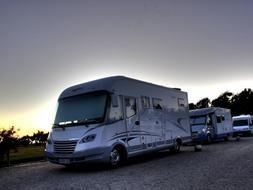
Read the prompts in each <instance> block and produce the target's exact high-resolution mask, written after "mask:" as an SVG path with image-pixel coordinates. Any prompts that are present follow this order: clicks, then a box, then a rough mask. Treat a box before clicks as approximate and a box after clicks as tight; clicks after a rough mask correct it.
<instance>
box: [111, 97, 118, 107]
mask: <svg viewBox="0 0 253 190" xmlns="http://www.w3.org/2000/svg"><path fill="white" fill-rule="evenodd" d="M111 99H112V107H118V106H119V105H118V97H117V96H116V95H115V94H112V95H111Z"/></svg>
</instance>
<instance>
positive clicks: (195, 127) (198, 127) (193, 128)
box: [192, 125, 205, 133]
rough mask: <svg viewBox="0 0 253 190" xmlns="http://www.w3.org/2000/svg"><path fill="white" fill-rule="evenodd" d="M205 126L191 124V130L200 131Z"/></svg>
mask: <svg viewBox="0 0 253 190" xmlns="http://www.w3.org/2000/svg"><path fill="white" fill-rule="evenodd" d="M204 128H205V125H193V126H192V132H198V133H200V132H202V131H203V129H204Z"/></svg>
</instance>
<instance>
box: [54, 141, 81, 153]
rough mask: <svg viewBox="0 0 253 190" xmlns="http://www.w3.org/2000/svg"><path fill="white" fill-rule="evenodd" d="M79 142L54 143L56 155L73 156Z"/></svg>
mask: <svg viewBox="0 0 253 190" xmlns="http://www.w3.org/2000/svg"><path fill="white" fill-rule="evenodd" d="M76 143H77V141H54V152H55V153H56V154H61V155H68V154H73V152H74V150H75V147H76Z"/></svg>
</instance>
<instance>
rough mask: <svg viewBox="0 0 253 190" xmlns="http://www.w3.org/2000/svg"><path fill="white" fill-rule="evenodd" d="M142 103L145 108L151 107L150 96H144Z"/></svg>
mask: <svg viewBox="0 0 253 190" xmlns="http://www.w3.org/2000/svg"><path fill="white" fill-rule="evenodd" d="M141 104H142V107H143V108H150V100H149V97H147V96H142V97H141Z"/></svg>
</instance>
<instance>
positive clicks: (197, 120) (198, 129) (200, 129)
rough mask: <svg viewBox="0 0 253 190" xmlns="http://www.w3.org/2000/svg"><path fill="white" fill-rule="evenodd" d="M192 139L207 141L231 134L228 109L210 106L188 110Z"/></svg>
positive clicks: (226, 138) (227, 136) (225, 137)
mask: <svg viewBox="0 0 253 190" xmlns="http://www.w3.org/2000/svg"><path fill="white" fill-rule="evenodd" d="M190 118H191V119H190V123H191V130H192V138H193V141H196V142H208V143H210V142H211V141H213V140H216V139H221V138H224V139H225V140H228V138H229V137H230V136H232V134H233V129H232V118H231V113H230V110H229V109H224V108H218V107H211V108H203V109H196V110H191V111H190Z"/></svg>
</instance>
